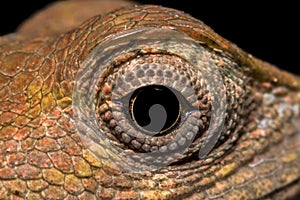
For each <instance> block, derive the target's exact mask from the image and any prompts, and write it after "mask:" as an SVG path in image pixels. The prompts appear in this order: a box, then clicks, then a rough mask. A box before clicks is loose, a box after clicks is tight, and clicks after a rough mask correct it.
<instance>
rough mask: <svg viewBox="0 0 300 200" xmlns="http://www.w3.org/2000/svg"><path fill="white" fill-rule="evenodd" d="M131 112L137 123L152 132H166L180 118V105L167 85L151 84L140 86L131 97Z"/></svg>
mask: <svg viewBox="0 0 300 200" xmlns="http://www.w3.org/2000/svg"><path fill="white" fill-rule="evenodd" d="M130 114H131V117H132V119H133V120H134V121H136V123H137V124H138V125H139V126H141V127H143V129H145V130H147V131H150V132H156V133H159V132H164V131H166V130H169V129H171V128H172V127H174V125H175V124H177V123H176V122H177V121H178V119H179V115H180V105H179V101H178V99H177V97H176V95H175V94H174V93H173V92H172V91H171V90H170V89H169V88H167V87H165V86H161V85H149V86H145V87H141V88H138V89H137V90H135V91H134V93H133V94H132V96H131V98H130Z"/></svg>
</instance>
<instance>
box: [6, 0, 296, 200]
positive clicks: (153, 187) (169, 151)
mask: <svg viewBox="0 0 300 200" xmlns="http://www.w3.org/2000/svg"><path fill="white" fill-rule="evenodd" d="M24 27H26V26H24ZM22 32H24V35H25V36H24V37H23V38H22V36H19V35H15V36H12V38H10V39H2V41H1V40H0V44H1V45H2V46H1V47H2V48H1V52H0V53H1V54H0V56H1V57H0V64H2V65H1V68H0V88H1V90H0V92H1V94H2V102H4V104H3V105H8V107H9V108H10V109H6V108H5V107H4V108H2V110H1V115H0V123H1V129H0V131H1V134H0V139H1V140H0V142H1V143H0V145H1V151H0V155H1V157H0V166H1V168H0V170H2V171H0V180H1V184H0V192H3V195H6V196H7V197H10V196H21V197H25V196H26V197H27V196H31V197H37V198H38V197H40V198H41V197H43V198H46V197H53V198H54V197H57V198H67V197H73V196H79V197H80V198H96V197H98V198H100V199H101V198H107V199H111V198H116V199H120V198H123V199H126V198H128V199H130V198H133V199H138V198H141V199H178V198H194V199H205V198H212V199H213V198H223V199H228V198H229V197H231V198H233V197H236V198H238V199H241V198H244V199H255V198H262V197H266V196H270V197H272V195H278V194H280V195H287V196H291V195H294V194H295V191H296V190H297V189H299V177H300V169H299V160H300V157H299V149H300V146H299V142H300V138H299V132H300V131H299V110H298V109H299V103H300V95H299V88H300V79H299V77H297V76H295V75H292V74H289V73H287V72H284V71H282V70H279V69H278V68H276V67H275V66H272V65H270V64H268V63H265V62H263V61H261V60H259V59H257V58H254V57H253V56H251V55H249V54H248V53H246V52H244V51H243V50H241V49H239V48H238V47H237V46H235V45H234V44H232V43H230V42H229V41H227V40H226V39H224V38H222V37H221V36H219V35H218V34H216V33H215V32H213V30H211V29H210V28H209V27H208V26H206V25H205V24H204V23H203V22H201V21H200V20H198V19H195V18H193V17H192V16H190V15H188V14H185V13H183V12H181V11H178V10H174V9H170V8H165V7H160V6H153V5H146V6H130V7H126V8H122V9H118V10H116V11H113V12H109V13H107V14H105V15H101V16H100V15H96V16H94V17H92V18H90V19H88V20H86V21H85V22H84V23H82V24H81V25H79V26H76V27H75V28H74V27H73V28H72V29H71V30H68V31H66V32H63V33H61V30H59V33H58V32H55V33H54V34H53V35H54V36H50V35H47V33H43V32H42V33H41V35H37V36H39V37H36V38H33V37H32V35H34V34H35V33H31V34H29V32H27V31H26V28H24V29H21V32H20V33H22ZM50 32H51V31H50ZM41 36H43V37H41ZM24 38H26V39H24ZM28 38H30V40H29V39H28ZM12 39H13V40H12ZM8 41H9V42H8ZM6 107H7V106H6ZM16 143H17V144H18V143H20V144H21V145H20V148H17V147H16V148H13V147H14V146H17V144H16ZM279 149H280V150H279ZM18 156H19V157H18ZM14 158H15V159H14ZM5 170H6V171H5ZM10 174H11V176H9V175H10ZM263 185H264V186H266V187H262V186H263ZM19 186H20V187H19ZM288 186H291V187H292V188H293V190H289V191H291V192H290V193H289V192H286V190H285V189H286V188H287V187H288ZM2 188H3V189H2Z"/></svg>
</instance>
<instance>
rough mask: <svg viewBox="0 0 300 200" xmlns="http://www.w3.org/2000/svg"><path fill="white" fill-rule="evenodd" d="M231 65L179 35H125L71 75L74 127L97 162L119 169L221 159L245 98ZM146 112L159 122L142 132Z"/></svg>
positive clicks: (234, 134)
mask: <svg viewBox="0 0 300 200" xmlns="http://www.w3.org/2000/svg"><path fill="white" fill-rule="evenodd" d="M235 65H236V64H235V63H234V62H233V61H232V60H228V59H227V58H226V57H223V56H220V55H218V54H216V52H214V51H213V50H211V49H207V47H204V46H202V45H201V44H199V43H198V42H196V41H195V40H193V39H192V38H190V37H188V36H186V35H185V34H183V33H179V32H176V31H172V30H167V29H159V28H142V29H135V30H129V31H125V32H124V33H121V34H118V35H115V36H113V37H111V38H110V39H108V40H106V41H104V42H102V43H101V44H100V45H99V46H97V47H96V48H95V49H94V50H93V51H92V52H91V53H90V54H89V56H88V57H87V58H86V60H85V62H84V63H83V66H82V68H81V71H79V72H78V74H77V77H76V82H75V86H74V91H73V107H74V111H75V116H76V117H75V119H74V122H75V123H76V128H77V130H78V132H79V133H80V136H81V137H82V141H83V142H84V143H85V144H86V145H87V146H88V147H89V148H90V150H91V151H92V152H94V153H95V155H97V156H98V157H99V159H106V160H107V162H109V163H110V164H111V166H113V167H115V168H117V169H119V170H124V171H135V172H136V171H144V170H147V171H152V170H157V169H160V168H162V167H165V166H167V165H169V164H171V163H175V162H180V161H181V160H186V159H187V158H189V157H194V156H195V154H198V158H200V159H201V158H203V157H208V156H212V157H214V158H216V157H220V156H222V155H223V154H224V152H226V151H228V149H229V148H230V146H231V145H232V143H234V142H235V141H236V140H237V138H238V137H239V130H240V129H241V127H240V126H237V124H238V122H239V124H243V123H242V117H243V115H244V114H245V115H247V112H245V110H244V107H247V104H244V102H247V101H245V100H246V99H247V96H249V94H247V93H246V92H245V90H244V88H242V87H243V86H242V85H243V81H242V80H241V79H240V77H242V76H240V75H239V74H238V73H239V71H238V70H235ZM228 69H230V70H228ZM231 69H233V71H232V70H231ZM236 69H237V67H236ZM234 70H235V71H234ZM161 91H163V92H161ZM149 96H155V97H157V99H161V100H160V101H155V98H152V99H150V98H148V97H149ZM160 96H162V97H161V98H160ZM174 96H175V97H176V98H175V97H174ZM168 99H170V101H172V104H170V105H169V104H168V101H166V100H168ZM143 102H144V103H143ZM153 105H158V107H157V106H156V107H154V108H156V109H158V110H159V109H160V110H159V111H158V113H160V114H162V115H164V114H163V113H164V111H165V112H166V117H165V118H166V122H165V123H161V124H163V125H160V126H158V125H157V126H156V125H153V126H151V123H150V126H148V127H147V125H149V123H148V122H147V120H148V121H149V119H148V117H147V115H148V114H149V111H150V110H151V109H150V108H151V107H153ZM159 105H162V106H159ZM162 107H163V108H162ZM169 115H170V116H169ZM161 119H162V118H161ZM149 127H150V128H149ZM222 143H226V144H227V145H225V146H224V145H222V146H224V148H223V147H220V148H221V149H218V151H215V152H214V151H213V149H214V148H219V147H218V146H219V145H220V144H222ZM209 154H210V155H209Z"/></svg>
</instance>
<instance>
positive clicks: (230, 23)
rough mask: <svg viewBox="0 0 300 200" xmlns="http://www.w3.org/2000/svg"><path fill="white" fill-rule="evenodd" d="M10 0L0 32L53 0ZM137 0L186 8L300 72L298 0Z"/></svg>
mask: <svg viewBox="0 0 300 200" xmlns="http://www.w3.org/2000/svg"><path fill="white" fill-rule="evenodd" d="M112 1H113V0H112ZM9 2H11V3H9ZM9 2H7V1H6V2H5V3H1V12H0V19H1V30H0V35H4V34H7V33H10V32H13V31H14V30H15V29H16V27H17V26H18V25H19V24H20V23H21V22H22V21H24V20H25V19H26V18H27V17H29V16H30V15H31V14H32V13H33V12H35V11H36V10H39V9H40V8H42V7H44V6H45V5H47V4H49V3H50V2H53V1H48V0H43V1H41V0H26V1H19V2H16V1H15V2H13V1H9ZM137 2H140V3H148V4H158V5H162V6H167V7H171V8H175V9H179V10H182V11H185V12H186V13H189V14H191V15H192V16H193V17H195V18H198V19H200V20H202V21H203V22H204V23H205V24H207V25H209V26H210V27H211V28H213V29H214V30H215V31H216V32H217V33H218V34H220V35H221V36H223V37H224V38H226V39H228V40H230V41H232V42H234V43H235V44H237V45H238V46H239V47H241V48H242V49H244V50H245V51H247V52H249V53H251V54H253V55H254V56H256V57H259V58H261V59H263V60H266V61H268V62H270V63H273V64H275V65H277V66H278V67H280V68H282V69H285V70H287V71H290V72H293V73H297V74H300V69H299V68H300V66H299V61H298V59H299V58H300V56H299V55H298V54H299V48H300V42H299V36H300V31H299V30H298V28H299V27H298V26H299V25H300V23H299V19H298V18H300V12H299V11H298V8H299V7H298V6H296V1H294V3H289V2H287V1H285V2H284V3H282V2H281V3H280V2H279V1H278V3H276V2H277V1H275V2H274V1H272V3H269V4H268V3H265V2H264V1H261V2H264V4H262V3H259V2H255V1H238V3H233V2H231V3H230V2H228V1H209V0H206V1H203V0H199V1H194V3H192V2H193V1H191V0H177V1H175V0H148V1H146V0H139V1H137ZM196 2H197V3H196ZM37 26H38V25H37Z"/></svg>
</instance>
